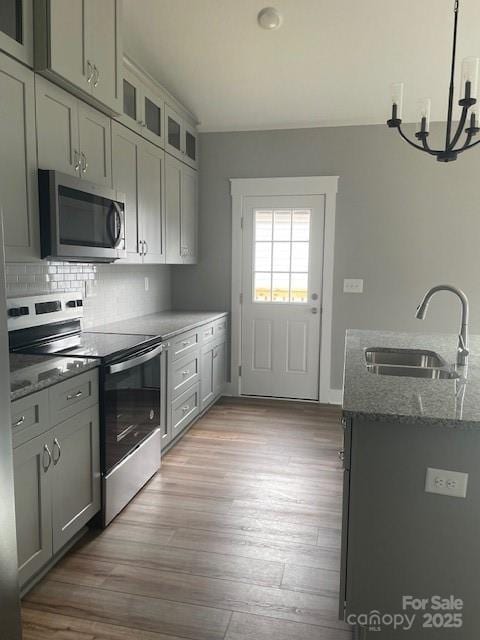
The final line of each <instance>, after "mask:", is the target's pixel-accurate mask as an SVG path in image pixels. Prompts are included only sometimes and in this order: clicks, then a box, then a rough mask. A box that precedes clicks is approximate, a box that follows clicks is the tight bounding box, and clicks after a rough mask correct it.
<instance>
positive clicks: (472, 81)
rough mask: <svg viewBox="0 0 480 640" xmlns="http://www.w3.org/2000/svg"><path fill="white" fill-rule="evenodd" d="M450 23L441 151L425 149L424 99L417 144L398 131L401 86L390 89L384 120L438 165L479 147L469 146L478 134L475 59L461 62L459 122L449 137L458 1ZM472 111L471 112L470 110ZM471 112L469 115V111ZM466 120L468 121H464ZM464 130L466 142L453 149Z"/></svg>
mask: <svg viewBox="0 0 480 640" xmlns="http://www.w3.org/2000/svg"><path fill="white" fill-rule="evenodd" d="M453 11H454V21H453V46H452V63H451V72H450V89H449V95H448V111H447V130H446V134H445V147H444V148H443V149H431V148H430V147H429V145H428V140H427V139H428V136H429V133H430V106H431V100H430V98H424V99H423V100H421V101H420V103H419V129H418V131H417V132H416V133H415V137H416V139H417V140H418V141H419V144H417V143H415V142H413V141H412V140H410V139H409V138H408V137H407V136H406V135H405V134H404V132H403V131H402V127H401V124H402V106H403V82H398V83H395V84H392V85H391V100H392V117H391V118H390V120H387V125H388V126H389V127H390V128H391V129H397V130H398V133H399V134H400V135H401V136H402V138H403V139H404V140H405V141H406V142H408V144H410V145H411V146H412V147H414V148H415V149H419V150H420V151H424V152H425V153H429V154H430V155H432V156H436V158H437V160H438V161H439V162H452V161H453V160H456V159H457V157H458V154H459V153H462V152H463V151H466V150H467V149H471V148H472V147H474V146H476V145H477V144H479V143H480V140H477V141H476V142H472V139H473V137H474V136H476V135H477V134H478V132H479V131H480V127H479V126H478V125H479V114H478V106H476V107H474V105H476V104H477V85H478V67H479V59H478V58H465V60H464V61H463V64H462V79H461V87H462V90H463V97H460V100H459V101H458V104H459V105H460V106H461V107H462V113H461V116H460V121H459V123H458V126H457V129H456V131H455V133H452V125H453V98H454V78H455V61H456V52H457V26H458V11H459V0H455V1H454V8H453ZM473 107H474V108H473ZM470 109H471V111H470V113H469V110H470ZM468 116H469V118H468ZM465 124H467V125H468V126H467V127H466V128H465V134H466V138H465V140H464V142H463V144H462V145H461V146H459V147H457V143H458V141H459V140H460V137H461V135H462V133H463V131H464V127H465Z"/></svg>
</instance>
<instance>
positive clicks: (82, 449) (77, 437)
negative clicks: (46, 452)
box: [52, 406, 100, 553]
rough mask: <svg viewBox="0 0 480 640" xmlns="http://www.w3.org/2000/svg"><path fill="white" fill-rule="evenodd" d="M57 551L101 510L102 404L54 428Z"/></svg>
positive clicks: (54, 514) (54, 543)
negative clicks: (100, 424) (99, 416)
mask: <svg viewBox="0 0 480 640" xmlns="http://www.w3.org/2000/svg"><path fill="white" fill-rule="evenodd" d="M52 435H53V439H52V471H53V476H52V477H53V505H54V509H53V552H54V553H56V552H57V551H59V550H60V549H61V548H62V547H63V546H64V545H65V544H66V543H67V542H68V540H70V538H71V537H72V536H73V535H74V534H75V533H77V531H80V529H81V528H82V527H83V526H84V525H85V524H86V523H87V522H88V521H89V520H90V519H91V518H92V517H93V516H94V515H95V514H96V513H97V512H98V511H99V509H100V432H99V420H98V407H97V406H94V407H92V408H90V409H88V410H86V411H83V412H82V413H80V414H78V415H76V416H74V417H73V418H70V419H69V420H66V421H65V422H63V423H62V424H60V425H59V426H58V427H56V428H55V429H54V430H53V434H52Z"/></svg>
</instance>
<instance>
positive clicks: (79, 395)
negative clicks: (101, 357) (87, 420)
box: [49, 369, 98, 425]
mask: <svg viewBox="0 0 480 640" xmlns="http://www.w3.org/2000/svg"><path fill="white" fill-rule="evenodd" d="M49 400H50V417H51V423H52V425H55V424H58V423H59V422H63V421H64V420H67V419H68V418H71V417H72V416H74V415H75V414H77V413H79V412H80V411H83V410H84V409H88V407H91V406H92V405H94V404H97V403H98V371H97V370H96V369H93V370H92V371H88V372H87V373H82V374H81V375H79V376H75V377H74V378H69V379H68V380H65V381H64V382H60V384H57V385H55V386H53V387H50V389H49Z"/></svg>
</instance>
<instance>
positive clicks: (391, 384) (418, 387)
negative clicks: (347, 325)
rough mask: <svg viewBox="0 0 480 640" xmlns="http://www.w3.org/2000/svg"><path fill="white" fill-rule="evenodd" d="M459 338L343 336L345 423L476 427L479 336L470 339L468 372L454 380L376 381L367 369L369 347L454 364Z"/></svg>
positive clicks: (387, 334) (479, 402)
mask: <svg viewBox="0 0 480 640" xmlns="http://www.w3.org/2000/svg"><path fill="white" fill-rule="evenodd" d="M457 341H458V336H457V335H454V334H451V335H445V334H419V333H395V332H383V331H361V330H349V331H347V336H346V343H345V370H344V392H343V412H344V415H345V416H346V417H359V416H363V417H366V418H369V419H373V420H382V419H389V420H391V419H395V420H398V421H402V422H408V423H419V424H438V425H440V426H464V427H465V426H474V427H476V428H479V427H480V336H470V345H469V347H470V357H469V363H468V366H467V367H462V368H459V369H458V372H459V373H460V374H461V378H460V379H458V380H431V379H425V378H410V377H400V376H385V375H376V374H374V373H371V372H369V371H368V370H367V368H366V366H365V350H366V349H368V348H371V347H393V348H403V349H425V350H429V351H435V352H436V353H438V354H439V355H440V356H442V357H443V359H444V360H446V362H447V363H448V364H449V365H452V366H453V364H454V363H455V359H456V347H457Z"/></svg>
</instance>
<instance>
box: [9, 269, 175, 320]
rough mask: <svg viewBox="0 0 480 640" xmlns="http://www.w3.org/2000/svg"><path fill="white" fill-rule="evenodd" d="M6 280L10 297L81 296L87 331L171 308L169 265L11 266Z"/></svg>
mask: <svg viewBox="0 0 480 640" xmlns="http://www.w3.org/2000/svg"><path fill="white" fill-rule="evenodd" d="M146 278H148V291H146V290H145V289H146V287H145V279H146ZM6 280H7V296H8V297H14V296H26V295H33V294H40V293H53V292H56V291H58V292H65V291H82V293H83V295H84V298H85V302H84V321H83V326H84V328H85V329H88V328H91V327H93V326H95V325H100V324H104V323H106V322H113V321H114V320H126V319H127V318H134V317H136V316H142V315H147V314H149V313H155V312H157V311H165V310H168V309H170V308H171V287H170V280H171V277H170V267H169V266H166V265H119V264H115V265H111V264H106V265H93V264H73V263H64V262H45V263H43V262H42V263H16V262H15V263H14V262H10V263H7V264H6Z"/></svg>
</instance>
